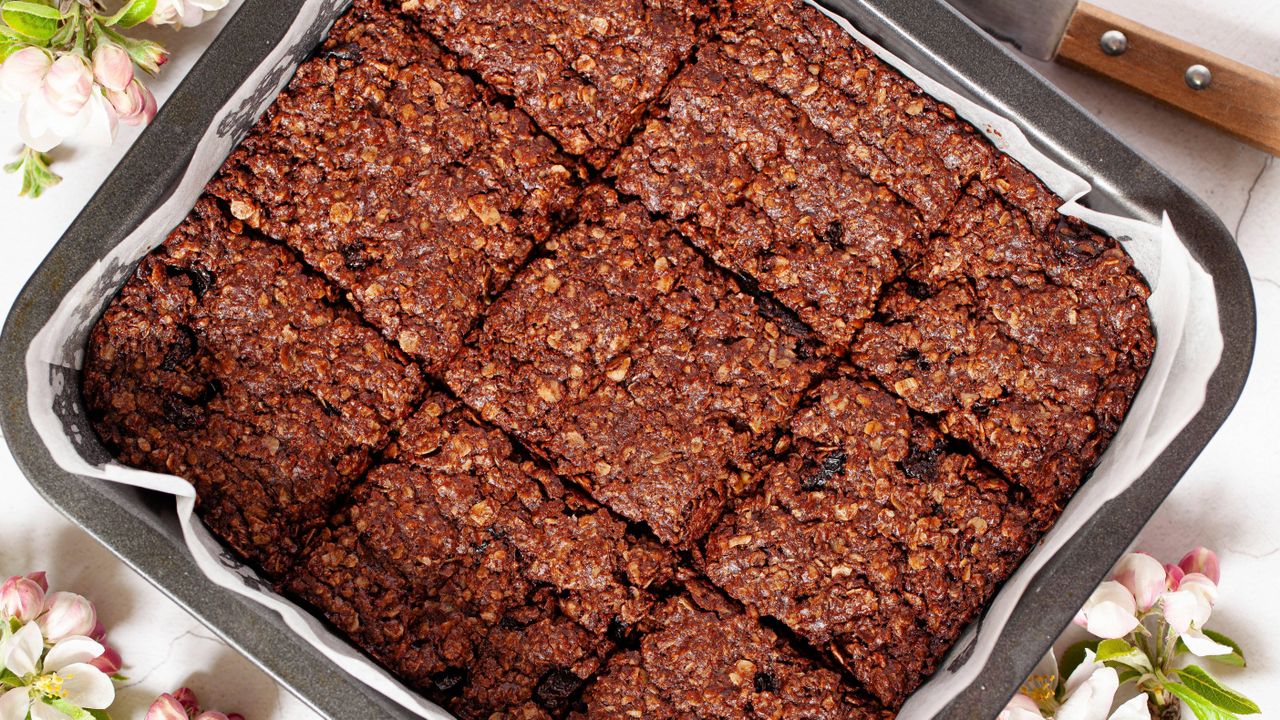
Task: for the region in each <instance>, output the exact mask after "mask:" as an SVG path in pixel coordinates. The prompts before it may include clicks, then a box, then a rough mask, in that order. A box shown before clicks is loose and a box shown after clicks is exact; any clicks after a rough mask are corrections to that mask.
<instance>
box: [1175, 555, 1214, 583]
mask: <svg viewBox="0 0 1280 720" xmlns="http://www.w3.org/2000/svg"><path fill="white" fill-rule="evenodd" d="M1178 567H1180V568H1182V570H1183V571H1184V572H1186V573H1187V574H1188V575H1190V574H1191V573H1200V574H1201V575H1204V576H1205V577H1207V578H1209V579H1210V580H1212V581H1213V584H1215V585H1217V584H1218V580H1219V579H1220V577H1221V571H1220V569H1219V567H1218V556H1217V555H1215V554H1213V551H1212V550H1210V549H1208V548H1204V547H1198V548H1196V549H1195V550H1192V551H1191V552H1189V553H1187V554H1186V555H1185V556H1184V557H1183V558H1182V561H1181V562H1179V563H1178Z"/></svg>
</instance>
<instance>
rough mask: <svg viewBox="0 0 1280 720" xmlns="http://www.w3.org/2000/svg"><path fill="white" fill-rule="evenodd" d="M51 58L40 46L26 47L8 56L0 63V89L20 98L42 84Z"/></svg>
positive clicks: (37, 88) (51, 61)
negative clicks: (2, 63)
mask: <svg viewBox="0 0 1280 720" xmlns="http://www.w3.org/2000/svg"><path fill="white" fill-rule="evenodd" d="M52 64H53V60H52V59H51V58H50V57H49V53H47V52H45V51H44V50H41V49H40V48H35V47H28V48H23V49H21V50H19V51H18V52H16V53H14V54H12V55H10V56H9V58H8V59H7V60H5V61H4V65H0V90H3V91H4V92H5V93H7V94H9V95H12V96H13V97H14V98H16V99H22V98H25V97H26V96H28V95H30V94H31V93H33V92H35V91H37V90H39V89H40V87H41V86H42V85H44V76H45V75H46V74H48V72H49V67H50V66H51V65H52Z"/></svg>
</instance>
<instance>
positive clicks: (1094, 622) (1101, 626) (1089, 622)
mask: <svg viewBox="0 0 1280 720" xmlns="http://www.w3.org/2000/svg"><path fill="white" fill-rule="evenodd" d="M1136 612H1137V602H1136V601H1135V600H1134V598H1133V593H1131V592H1129V589H1128V588H1126V587H1125V586H1124V585H1121V584H1120V583H1118V582H1116V581H1115V580H1108V581H1106V582H1104V583H1102V584H1101V585H1099V586H1098V589H1097V590H1094V591H1093V594H1092V595H1090V596H1089V599H1088V600H1087V601H1086V602H1085V604H1084V607H1083V608H1081V609H1080V612H1079V613H1077V614H1076V617H1075V623H1076V624H1077V625H1079V626H1081V627H1083V628H1084V629H1086V630H1088V631H1089V632H1090V633H1092V634H1093V635H1096V636H1098V637H1100V638H1106V639H1114V638H1122V637H1124V636H1125V635H1128V634H1129V633H1131V632H1133V630H1134V628H1136V627H1138V618H1137V615H1136Z"/></svg>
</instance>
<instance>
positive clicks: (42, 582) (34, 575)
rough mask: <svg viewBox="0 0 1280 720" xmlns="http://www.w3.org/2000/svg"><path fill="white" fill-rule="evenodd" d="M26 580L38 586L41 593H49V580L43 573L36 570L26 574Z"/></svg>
mask: <svg viewBox="0 0 1280 720" xmlns="http://www.w3.org/2000/svg"><path fill="white" fill-rule="evenodd" d="M27 579H28V580H30V581H31V582H33V583H35V584H37V585H39V586H40V591H41V592H49V578H48V577H47V576H46V575H45V571H43V570H37V571H35V572H30V573H27Z"/></svg>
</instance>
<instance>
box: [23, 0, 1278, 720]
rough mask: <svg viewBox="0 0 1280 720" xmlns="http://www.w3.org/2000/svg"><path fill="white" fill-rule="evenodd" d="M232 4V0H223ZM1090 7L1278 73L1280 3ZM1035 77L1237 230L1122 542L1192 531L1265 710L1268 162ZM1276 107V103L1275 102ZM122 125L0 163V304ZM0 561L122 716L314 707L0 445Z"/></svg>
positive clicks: (1273, 455) (184, 66)
mask: <svg viewBox="0 0 1280 720" xmlns="http://www.w3.org/2000/svg"><path fill="white" fill-rule="evenodd" d="M238 4H239V0H232V4H231V7H232V8H234V7H235V6H237V5H238ZM1099 4H1101V5H1103V6H1105V7H1107V8H1109V9H1112V10H1116V11H1117V12H1120V13H1122V14H1125V15H1127V16H1129V17H1132V18H1134V19H1136V20H1139V21H1141V22H1145V23H1147V24H1149V25H1151V26H1153V27H1156V28H1158V29H1160V30H1164V31H1166V32H1169V33H1173V34H1175V35H1178V36H1181V37H1183V38H1185V39H1188V40H1192V41H1194V42H1197V43H1199V44H1201V45H1203V46H1206V47H1208V48H1210V49H1213V50H1215V51H1217V52H1219V53H1222V54H1225V55H1228V56H1231V57H1234V58H1236V59H1239V60H1242V61H1244V62H1248V63H1250V64H1252V65H1254V66H1256V67H1259V68H1261V69H1264V70H1266V71H1268V72H1272V73H1276V74H1280V3H1277V2H1274V0H1233V1H1232V2H1218V3H1204V2H1201V1H1200V0H1165V1H1164V2H1160V3H1153V2H1149V1H1148V0H1099ZM226 15H227V13H224V16H223V17H222V18H219V19H218V20H217V21H215V22H213V23H211V24H209V25H206V26H202V27H200V28H196V29H192V30H187V31H183V32H182V33H178V34H176V35H170V34H169V33H168V32H160V31H157V32H155V35H156V36H158V37H162V38H163V41H164V42H165V43H166V44H167V45H168V46H169V47H170V48H171V49H172V50H174V58H173V60H172V62H170V63H169V64H168V65H167V66H165V68H164V72H163V74H162V78H161V79H160V80H159V81H157V82H155V83H153V85H152V87H153V88H154V89H155V90H156V95H157V97H158V98H159V99H160V100H161V102H163V99H164V98H165V97H167V96H168V94H169V93H170V92H172V90H173V88H174V87H175V86H176V84H177V82H178V81H179V80H180V79H181V77H182V75H183V74H184V73H185V72H186V71H187V70H188V69H189V68H190V66H191V64H192V62H194V60H195V58H196V55H197V54H198V53H199V52H200V51H201V49H202V48H203V47H205V46H206V45H207V44H208V43H209V41H210V40H211V39H212V38H213V36H214V34H215V33H216V32H217V30H218V29H220V27H221V24H222V22H224V21H225V17H226ZM1037 67H1039V68H1040V69H1041V70H1042V71H1043V72H1044V73H1045V74H1046V75H1047V76H1048V77H1050V78H1051V79H1052V80H1053V81H1054V82H1056V83H1058V84H1059V85H1060V86H1061V87H1062V88H1064V89H1065V90H1066V91H1067V92H1068V93H1070V94H1071V95H1072V96H1073V97H1075V98H1076V99H1077V100H1079V101H1080V103H1081V104H1083V105H1084V106H1085V107H1086V108H1087V109H1088V110H1089V111H1091V112H1093V113H1094V114H1095V115H1097V116H1098V118H1099V119H1101V121H1102V122H1103V123H1104V124H1105V125H1107V126H1108V127H1110V128H1111V129H1113V130H1114V131H1115V132H1117V133H1118V134H1119V135H1121V136H1122V137H1123V138H1125V139H1126V140H1127V141H1129V142H1130V143H1131V144H1132V145H1133V146H1134V147H1136V148H1138V149H1139V150H1140V151H1142V152H1143V153H1144V154H1146V155H1147V156H1148V157H1150V158H1151V159H1153V160H1154V161H1155V162H1156V163H1157V164H1158V165H1160V166H1161V167H1163V168H1164V169H1166V170H1167V171H1169V172H1170V173H1171V174H1172V175H1173V176H1174V177H1176V178H1178V179H1180V180H1181V181H1182V182H1183V183H1185V184H1186V185H1187V186H1188V187H1190V188H1191V190H1192V191H1194V192H1195V193H1196V194H1197V195H1199V196H1200V197H1201V198H1203V199H1204V200H1205V201H1206V202H1207V203H1208V204H1209V206H1210V207H1212V208H1213V210H1214V211H1215V212H1217V213H1218V214H1219V215H1220V216H1221V217H1222V218H1223V220H1224V222H1225V223H1226V225H1227V227H1229V228H1231V229H1232V230H1233V231H1234V232H1235V233H1236V236H1237V239H1238V242H1239V244H1240V248H1241V250H1242V251H1243V253H1244V256H1245V258H1246V260H1247V261H1248V263H1249V268H1250V271H1251V273H1252V276H1253V281H1254V282H1253V286H1254V291H1255V293H1257V302H1258V315H1259V323H1258V349H1257V356H1256V359H1255V360H1254V370H1253V374H1252V376H1251V377H1250V380H1249V384H1248V386H1247V387H1246V388H1245V393H1244V396H1243V398H1242V399H1241V400H1240V403H1239V405H1238V406H1237V408H1236V411H1235V412H1234V413H1233V414H1232V416H1231V418H1230V419H1229V420H1228V421H1227V423H1226V425H1225V426H1224V427H1223V428H1222V430H1221V431H1220V432H1219V433H1218V435H1217V437H1216V438H1214V440H1213V442H1212V443H1211V444H1210V445H1209V447H1208V448H1207V449H1206V450H1205V452H1204V454H1203V455H1202V456H1201V457H1200V459H1199V460H1198V461H1197V462H1196V463H1195V465H1194V466H1193V467H1192V469H1191V470H1190V472H1188V473H1187V476H1186V477H1185V478H1184V479H1183V480H1182V482H1181V483H1180V484H1179V485H1178V487H1177V489H1176V490H1175V491H1174V493H1173V495H1172V496H1170V498H1169V499H1168V501H1166V502H1165V504H1164V505H1163V506H1162V507H1161V509H1160V511H1159V512H1158V513H1157V514H1156V516H1155V518H1154V519H1152V521H1151V522H1150V524H1149V525H1148V526H1147V527H1146V528H1145V529H1144V530H1143V533H1142V536H1141V538H1140V539H1139V541H1138V543H1137V547H1138V548H1141V549H1143V550H1146V551H1148V552H1151V553H1152V554H1154V555H1156V556H1157V557H1160V558H1163V559H1166V560H1169V561H1175V562H1176V560H1177V559H1178V557H1180V556H1181V554H1182V553H1183V552H1184V551H1185V550H1187V549H1189V548H1190V546H1193V545H1206V546H1208V547H1210V548H1214V549H1216V550H1217V551H1218V553H1219V555H1220V556H1221V558H1222V574H1223V581H1222V596H1221V600H1220V603H1219V606H1218V609H1217V611H1216V613H1215V616H1214V619H1213V621H1212V622H1211V623H1210V625H1211V627H1216V628H1217V629H1219V630H1221V631H1223V632H1225V633H1227V634H1228V635H1231V636H1232V637H1234V638H1235V639H1237V640H1239V641H1241V642H1242V643H1243V645H1244V647H1245V650H1246V654H1247V655H1248V657H1249V661H1250V663H1249V667H1248V668H1246V669H1244V670H1239V671H1235V670H1232V671H1224V672H1222V673H1221V676H1222V677H1223V678H1224V679H1226V680H1227V682H1229V683H1230V684H1233V685H1235V686H1236V687H1238V688H1240V689H1241V690H1243V691H1244V692H1246V694H1248V695H1250V696H1252V697H1253V698H1254V699H1255V700H1257V701H1258V702H1259V704H1260V705H1262V707H1263V710H1264V713H1265V715H1266V716H1270V715H1272V714H1280V623H1276V622H1275V621H1274V619H1273V617H1272V612H1273V608H1274V607H1275V603H1276V597H1277V595H1280V580H1278V579H1277V575H1280V555H1277V551H1280V522H1277V518H1278V517H1280V437H1278V434H1277V421H1276V419H1275V413H1276V408H1278V407H1280V373H1277V372H1276V370H1277V369H1278V368H1280V231H1277V228H1280V163H1277V161H1276V160H1275V159H1274V158H1269V157H1268V156H1266V155H1264V154H1263V153H1261V152H1259V151H1257V150H1253V149H1251V148H1248V147H1246V146H1244V145H1241V144H1240V143H1238V142H1236V141H1234V140H1232V139H1231V138H1229V137H1226V136H1224V135H1222V134H1221V133H1218V132H1216V131H1214V130H1210V129H1208V128H1206V127H1203V126H1200V125H1198V124H1196V123H1195V122H1192V121H1190V120H1187V119H1185V118H1183V117H1181V116H1179V115H1177V114H1175V113H1173V112H1170V111H1168V110H1166V109H1164V108H1162V107H1159V106H1157V105H1156V104H1154V103H1153V102H1150V101H1147V100H1144V99H1141V98H1138V97H1135V96H1132V95H1130V94H1129V93H1128V92H1126V91H1124V90H1120V89H1118V88H1115V87H1112V86H1109V85H1107V84H1105V83H1103V82H1101V81H1098V80H1094V79H1092V78H1087V77H1083V76H1081V75H1078V74H1076V73H1074V72H1071V71H1068V70H1063V69H1061V68H1057V67H1053V66H1050V65H1047V64H1041V65H1038V66H1037ZM1277 112H1280V109H1277ZM13 127H14V112H13V110H12V109H11V108H9V107H5V108H0V154H8V153H9V152H11V151H15V152H16V150H17V149H18V145H17V142H18V141H17V140H16V133H14V132H13V130H12V128H13ZM136 133H137V131H136V130H133V129H131V128H123V131H122V138H121V140H120V141H119V142H118V143H117V145H115V146H114V147H112V148H109V149H102V148H65V149H60V150H56V151H55V152H54V153H53V155H54V159H55V160H56V161H57V170H58V171H59V172H61V173H62V174H63V175H64V176H66V178H67V179H66V180H65V181H64V182H63V183H62V184H61V185H60V186H58V187H56V188H54V189H53V190H52V191H50V192H49V193H48V195H46V197H44V198H43V199H41V200H38V201H34V202H33V201H29V200H25V199H18V198H17V197H16V193H17V183H16V180H15V179H14V178H13V176H4V177H0V227H3V231H2V232H0V253H2V254H0V257H3V259H4V262H3V263H0V319H2V318H3V317H4V316H5V315H7V314H8V309H9V307H10V306H11V305H12V303H13V299H14V297H16V295H17V294H18V291H19V290H20V289H21V287H22V285H23V283H24V282H25V281H26V278H27V277H28V276H29V275H30V274H31V272H32V271H33V270H34V269H35V267H36V265H37V264H39V262H40V260H41V259H42V258H43V257H44V255H45V253H47V252H48V249H49V248H50V247H51V246H52V245H53V243H54V242H55V241H56V240H57V239H58V237H59V236H61V234H62V232H63V230H64V229H65V228H66V226H67V225H68V224H70V222H71V220H72V219H73V218H74V217H75V216H76V214H77V213H78V212H79V211H80V209H81V208H82V207H83V206H84V204H85V203H86V202H87V201H88V200H89V197H90V196H91V195H92V194H93V192H94V190H96V189H97V187H98V186H99V185H100V184H101V183H102V181H103V179H104V178H105V177H106V176H107V174H108V173H109V172H110V171H111V168H112V167H114V165H115V164H116V163H117V162H118V161H119V159H120V157H121V156H122V155H123V154H124V151H125V150H126V149H127V146H128V145H129V143H130V142H131V141H132V139H133V138H134V137H135V136H136ZM0 494H2V496H3V497H4V499H5V514H4V515H5V517H4V520H3V522H0V576H3V575H8V574H12V573H18V572H27V571H29V570H35V569H45V570H48V571H49V579H50V581H51V583H52V584H53V585H56V586H58V587H59V588H63V589H70V590H75V591H77V592H80V593H82V594H84V595H87V596H88V597H90V598H91V599H93V600H94V601H96V602H97V603H98V607H99V610H100V612H101V615H102V618H103V621H104V624H105V625H106V626H107V627H108V628H109V629H110V635H109V640H110V642H111V644H112V645H114V646H115V647H117V648H118V649H119V651H120V652H121V654H122V655H123V656H124V658H125V661H126V668H125V673H126V674H128V675H129V676H130V678H131V679H130V680H129V682H128V683H127V684H126V685H125V687H124V688H123V689H122V691H121V694H120V700H119V701H118V703H117V705H116V706H115V710H116V712H115V713H113V714H115V715H116V716H117V717H121V718H124V717H140V716H141V712H142V711H143V710H144V709H145V708H146V707H147V705H148V704H149V703H150V702H151V699H152V698H154V697H155V696H156V695H157V694H159V693H161V692H165V691H169V690H173V689H175V688H177V687H179V686H181V685H190V686H191V687H193V688H194V689H195V690H196V692H197V693H198V694H199V696H200V698H201V700H202V701H204V704H205V705H206V707H213V708H216V709H220V710H223V711H226V712H230V711H237V712H241V713H244V714H245V715H246V716H247V717H248V718H249V720H271V719H273V718H288V719H290V720H294V719H297V720H305V719H306V718H312V717H315V715H314V713H312V712H311V711H310V710H308V709H307V708H306V707H304V706H303V705H302V704H301V703H299V702H298V701H297V700H296V699H294V698H293V697H292V696H291V695H290V694H289V693H287V692H285V691H283V690H281V689H280V688H279V687H278V686H277V685H276V684H275V682H274V681H272V680H271V679H270V678H268V677H267V676H266V675H265V674H263V673H262V672H261V671H259V670H258V669H256V668H255V667H254V666H253V665H251V664H250V663H249V662H247V661H246V660H244V659H243V658H242V657H240V656H239V655H238V654H237V653H236V652H235V651H234V650H231V649H230V648H229V647H227V646H226V645H225V644H224V643H222V642H221V641H220V640H218V639H217V638H216V637H215V636H214V635H213V633H212V632H210V631H209V629H208V628H205V627H204V626H203V625H201V624H200V623H198V622H196V621H195V620H194V619H192V618H191V617H190V616H189V615H187V614H186V613H185V612H184V611H183V610H181V609H179V608H178V607H177V606H176V605H175V604H174V603H173V602H171V601H170V600H168V599H167V598H166V597H165V596H164V595H162V594H161V593H160V592H159V591H157V590H156V589H155V588H153V587H151V586H150V585H149V584H148V583H146V582H145V581H144V580H142V579H141V578H140V577H138V576H137V575H136V574H134V573H133V572H132V571H131V570H129V569H128V568H127V567H126V566H125V565H124V564H123V563H121V562H120V561H119V560H117V559H116V558H115V557H114V556H113V555H111V553H109V552H108V551H107V550H105V549H103V548H102V547H101V546H100V545H98V544H97V543H96V542H95V541H94V540H92V539H91V538H89V537H87V536H86V535H84V534H83V533H82V532H80V531H79V530H78V529H76V528H75V527H73V526H72V525H71V524H70V523H69V522H67V521H66V520H65V519H64V518H63V517H62V516H61V515H60V514H59V513H58V512H57V511H55V510H53V509H52V508H50V507H49V506H48V505H47V504H46V503H45V502H44V500H42V499H41V498H40V497H39V496H38V495H36V493H35V492H34V491H33V490H32V489H31V488H30V487H29V486H28V485H27V483H26V481H25V480H24V478H23V477H22V475H21V473H20V472H19V471H18V468H17V467H16V465H15V464H14V461H13V458H12V457H11V456H10V455H9V453H8V451H7V449H4V450H0Z"/></svg>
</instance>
